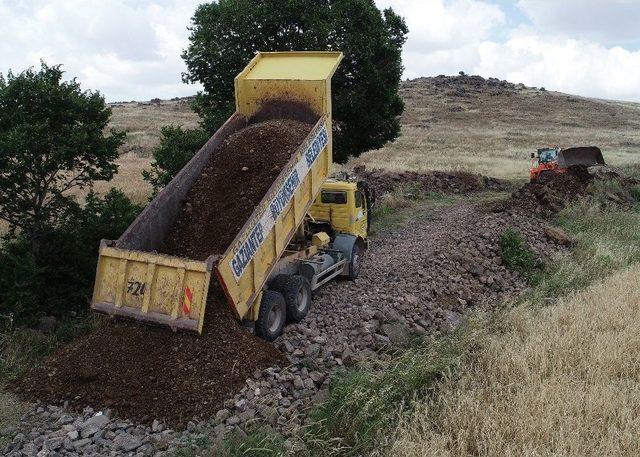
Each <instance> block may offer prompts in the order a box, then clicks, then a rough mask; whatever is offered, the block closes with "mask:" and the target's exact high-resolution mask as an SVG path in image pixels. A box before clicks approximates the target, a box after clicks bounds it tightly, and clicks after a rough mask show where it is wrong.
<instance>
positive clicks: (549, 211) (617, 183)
mask: <svg viewBox="0 0 640 457" xmlns="http://www.w3.org/2000/svg"><path fill="white" fill-rule="evenodd" d="M639 184H640V181H638V180H636V179H634V178H630V177H627V176H624V175H622V174H620V173H619V172H617V171H615V170H613V169H611V168H609V167H585V166H573V167H570V168H569V169H568V171H567V172H566V173H554V174H551V175H549V176H548V177H545V179H544V181H537V182H530V183H527V184H525V185H524V186H522V187H521V188H520V189H518V190H517V191H516V192H514V193H513V195H512V196H511V198H510V199H508V200H507V201H505V202H504V203H501V204H499V205H498V206H497V207H496V210H497V211H503V210H507V209H523V210H526V211H529V212H532V213H535V214H540V215H545V216H550V215H553V214H555V213H557V212H559V211H560V210H562V209H563V208H564V207H565V206H567V204H569V203H571V202H574V201H576V200H579V199H586V200H591V201H595V200H599V201H601V202H603V203H611V204H615V205H620V206H630V205H632V204H634V203H635V201H636V199H635V197H634V192H635V189H637V188H638V185H639Z"/></svg>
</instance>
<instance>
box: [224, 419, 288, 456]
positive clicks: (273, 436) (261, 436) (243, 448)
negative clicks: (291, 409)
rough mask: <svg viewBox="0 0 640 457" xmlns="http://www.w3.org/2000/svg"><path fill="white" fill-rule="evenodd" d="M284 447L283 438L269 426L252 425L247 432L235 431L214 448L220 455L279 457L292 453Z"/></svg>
mask: <svg viewBox="0 0 640 457" xmlns="http://www.w3.org/2000/svg"><path fill="white" fill-rule="evenodd" d="M292 453H293V451H291V452H289V451H287V450H286V448H285V439H284V438H283V437H282V436H281V435H280V434H279V433H278V432H277V431H275V430H274V429H272V428H271V427H269V426H260V427H254V428H253V429H251V430H249V431H248V434H244V433H235V434H233V435H231V436H229V437H228V438H226V439H225V440H224V441H223V442H222V444H221V445H220V446H219V447H218V449H216V454H215V455H216V456H220V457H249V456H250V457H281V456H285V455H289V454H292Z"/></svg>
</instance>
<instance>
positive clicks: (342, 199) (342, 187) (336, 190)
mask: <svg viewBox="0 0 640 457" xmlns="http://www.w3.org/2000/svg"><path fill="white" fill-rule="evenodd" d="M309 215H310V216H311V218H312V219H313V221H314V223H315V224H317V225H327V226H330V227H327V228H328V231H329V232H333V234H335V233H345V234H350V235H354V236H356V237H357V238H359V239H361V240H362V242H364V243H366V241H367V235H368V232H369V224H370V222H371V194H370V192H369V188H368V186H367V185H366V183H365V182H363V181H358V182H353V181H337V180H332V179H331V180H327V181H326V182H325V183H324V185H323V186H322V190H321V192H320V194H319V195H318V197H317V198H316V200H315V201H314V202H313V205H312V206H311V209H310V210H309Z"/></svg>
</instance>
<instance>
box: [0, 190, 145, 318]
mask: <svg viewBox="0 0 640 457" xmlns="http://www.w3.org/2000/svg"><path fill="white" fill-rule="evenodd" d="M139 211H140V207H138V206H137V205H134V204H133V203H131V201H130V200H129V199H128V198H127V197H126V196H125V195H124V194H123V193H122V192H121V191H119V190H115V189H112V190H111V191H109V192H108V193H107V194H106V195H105V196H104V197H101V196H99V195H97V194H95V193H93V192H91V193H89V195H88V196H87V200H86V204H85V206H84V207H82V208H79V209H77V210H76V212H75V214H74V215H73V217H71V218H69V220H68V222H66V223H64V224H63V225H60V226H57V227H55V228H49V229H48V230H47V231H45V232H43V233H42V237H41V243H40V249H39V250H38V252H37V253H33V251H32V250H31V244H30V242H29V240H28V239H27V238H26V237H24V236H18V237H17V238H15V239H13V240H6V241H5V242H4V244H3V245H2V247H1V248H0V314H1V315H3V316H5V317H8V318H10V319H11V321H13V322H14V323H15V324H16V325H30V324H31V325H32V324H34V323H35V322H37V320H38V318H39V317H41V316H43V315H52V316H56V317H64V316H66V315H68V314H69V313H70V312H72V311H80V310H82V309H86V306H87V303H88V301H89V299H90V297H91V290H92V287H93V280H94V277H95V269H96V261H97V257H98V245H99V243H100V240H101V239H102V238H111V239H115V238H118V237H119V236H120V234H121V233H122V232H123V231H124V229H125V228H126V227H127V226H128V225H129V224H130V223H131V221H133V219H134V218H135V216H136V215H137V214H138V212H139Z"/></svg>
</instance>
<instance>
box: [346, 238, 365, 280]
mask: <svg viewBox="0 0 640 457" xmlns="http://www.w3.org/2000/svg"><path fill="white" fill-rule="evenodd" d="M363 256H364V247H363V246H362V244H360V243H357V242H356V243H354V245H353V249H352V251H351V260H350V261H349V279H350V280H351V281H353V280H355V279H357V278H358V276H360V267H361V266H362V257H363Z"/></svg>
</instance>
